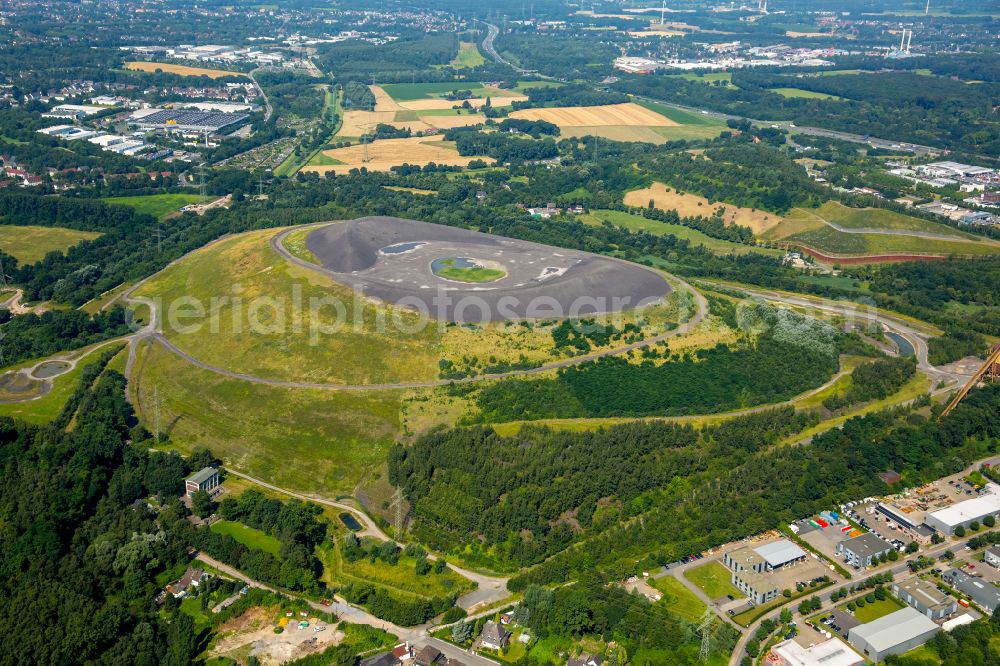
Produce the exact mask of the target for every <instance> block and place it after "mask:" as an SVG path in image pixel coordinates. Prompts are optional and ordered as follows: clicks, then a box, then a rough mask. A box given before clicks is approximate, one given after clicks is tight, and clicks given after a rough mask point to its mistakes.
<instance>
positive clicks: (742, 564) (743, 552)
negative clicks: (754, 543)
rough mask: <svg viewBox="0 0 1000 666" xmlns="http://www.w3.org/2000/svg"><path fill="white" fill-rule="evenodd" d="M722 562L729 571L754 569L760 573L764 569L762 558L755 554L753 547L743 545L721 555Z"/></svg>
mask: <svg viewBox="0 0 1000 666" xmlns="http://www.w3.org/2000/svg"><path fill="white" fill-rule="evenodd" d="M722 563H723V564H725V565H726V566H727V567H728V568H729V570H730V571H737V572H738V571H756V572H758V573H760V572H761V571H763V570H764V564H765V563H764V558H763V557H761V556H760V555H758V554H757V551H755V550H754V549H753V548H750V547H749V546H744V547H743V548H737V549H736V550H734V551H732V552H729V553H726V554H725V555H723V556H722Z"/></svg>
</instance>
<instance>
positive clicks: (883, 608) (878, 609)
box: [854, 595, 905, 623]
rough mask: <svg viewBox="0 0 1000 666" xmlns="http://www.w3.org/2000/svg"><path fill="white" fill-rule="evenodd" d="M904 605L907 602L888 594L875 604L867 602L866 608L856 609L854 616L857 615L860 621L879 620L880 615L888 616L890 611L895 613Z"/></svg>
mask: <svg viewBox="0 0 1000 666" xmlns="http://www.w3.org/2000/svg"><path fill="white" fill-rule="evenodd" d="M904 606H905V604H904V603H903V602H902V601H900V600H899V599H897V598H896V597H893V596H892V595H887V596H886V598H885V599H882V600H881V601H878V600H876V601H875V603H873V604H867V603H866V604H865V606H864V608H860V607H859V608H856V609H855V610H854V617H856V618H857V619H858V621H859V622H862V623H868V622H872V621H874V620H877V619H879V618H880V617H883V616H886V615H888V614H889V613H895V612H896V611H898V610H899V609H901V608H903V607H904Z"/></svg>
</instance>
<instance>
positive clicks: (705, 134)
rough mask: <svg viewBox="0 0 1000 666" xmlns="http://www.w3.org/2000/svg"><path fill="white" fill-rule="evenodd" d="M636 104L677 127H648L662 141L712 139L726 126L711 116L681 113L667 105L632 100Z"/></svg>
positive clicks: (688, 112) (681, 111)
mask: <svg viewBox="0 0 1000 666" xmlns="http://www.w3.org/2000/svg"><path fill="white" fill-rule="evenodd" d="M634 101H635V103H636V104H638V105H640V106H644V107H646V108H647V109H649V110H650V111H655V112H656V113H659V114H660V115H662V116H665V117H667V118H669V119H670V120H673V121H674V122H675V123H678V124H677V125H675V126H673V127H650V128H649V129H650V130H652V131H653V132H655V133H656V134H659V135H660V136H661V137H663V139H664V141H675V140H680V139H692V140H694V139H714V138H715V137H717V136H719V134H720V133H721V132H722V131H723V130H724V129H726V124H725V123H724V122H723V121H721V120H719V119H718V118H714V117H712V116H709V115H706V114H701V113H691V112H690V111H683V110H681V109H678V108H676V107H673V106H669V105H667V104H659V103H657V102H649V101H646V100H639V99H636V100H634Z"/></svg>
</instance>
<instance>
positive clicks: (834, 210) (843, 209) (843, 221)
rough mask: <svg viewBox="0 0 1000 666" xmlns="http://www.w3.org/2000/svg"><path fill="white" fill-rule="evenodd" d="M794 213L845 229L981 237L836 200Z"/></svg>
mask: <svg viewBox="0 0 1000 666" xmlns="http://www.w3.org/2000/svg"><path fill="white" fill-rule="evenodd" d="M794 212H795V214H796V217H797V218H803V219H806V220H810V219H811V220H813V221H818V222H822V221H823V220H828V221H830V222H833V223H834V224H837V225H840V226H842V227H847V228H849V229H867V228H871V229H893V230H901V231H918V232H927V233H934V234H944V235H947V236H954V237H955V238H956V239H964V240H973V241H979V240H981V239H982V236H975V235H973V234H968V233H965V232H964V231H960V230H958V229H955V228H954V227H950V226H948V225H947V224H941V223H939V222H931V221H930V220H924V219H921V218H919V217H913V216H910V215H903V214H901V213H896V212H894V211H891V210H885V209H882V208H850V207H848V206H845V205H843V204H841V203H839V202H837V201H827V202H826V203H824V204H823V205H822V206H820V207H819V208H817V209H815V210H810V209H802V208H796V209H794ZM815 227H816V225H815V224H813V225H812V226H811V227H810V228H815ZM774 231H775V237H780V234H781V232H782V229H781V228H780V227H779V228H777V229H775V230H774Z"/></svg>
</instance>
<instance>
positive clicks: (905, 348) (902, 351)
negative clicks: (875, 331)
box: [886, 331, 916, 356]
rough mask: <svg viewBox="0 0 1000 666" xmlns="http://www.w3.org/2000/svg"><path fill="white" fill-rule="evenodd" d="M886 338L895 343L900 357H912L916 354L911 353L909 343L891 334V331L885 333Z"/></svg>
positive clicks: (901, 337)
mask: <svg viewBox="0 0 1000 666" xmlns="http://www.w3.org/2000/svg"><path fill="white" fill-rule="evenodd" d="M886 337H888V338H889V339H890V340H892V341H893V342H895V343H896V347H897V348H898V349H899V355H900V356H913V355H914V354H915V353H916V352H915V351H913V345H911V344H910V341H909V340H907V339H906V338H904V337H903V336H902V335H900V334H899V333H893V332H892V331H886Z"/></svg>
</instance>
